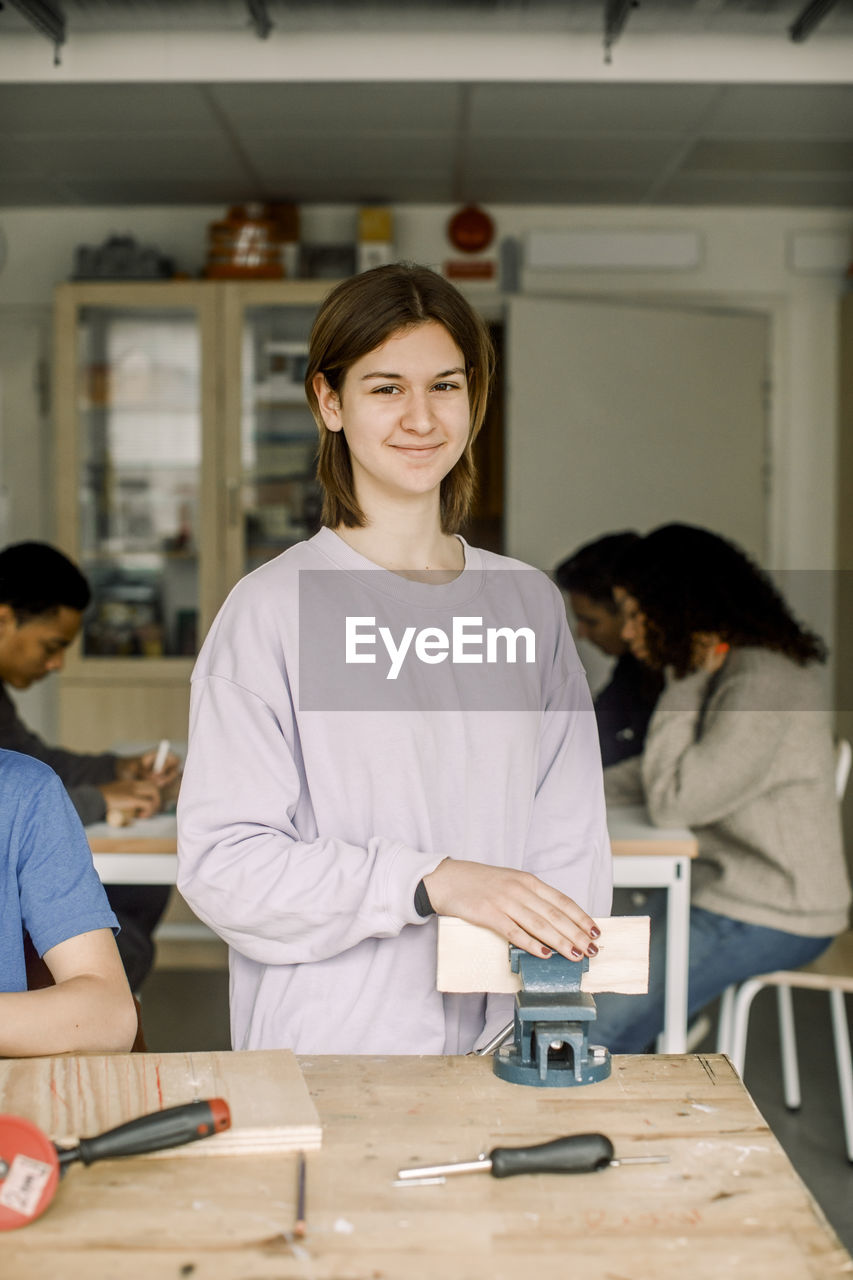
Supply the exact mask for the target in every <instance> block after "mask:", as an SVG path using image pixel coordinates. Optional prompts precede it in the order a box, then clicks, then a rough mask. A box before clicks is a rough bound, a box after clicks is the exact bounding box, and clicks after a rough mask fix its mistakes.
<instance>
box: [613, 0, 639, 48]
mask: <svg viewBox="0 0 853 1280" xmlns="http://www.w3.org/2000/svg"><path fill="white" fill-rule="evenodd" d="M639 7H640V0H605V4H604V61H605V62H607V63H610V62H612V61H613V59H612V57H611V50H612V48H613V46H614V44H615V43H616V41H617V40H618V39H619V37H620V36H621V34H622V28H623V27H624V26H625V23H626V22H627V20H628V14H629V13H630V11H631V10H632V9H638V8H639Z"/></svg>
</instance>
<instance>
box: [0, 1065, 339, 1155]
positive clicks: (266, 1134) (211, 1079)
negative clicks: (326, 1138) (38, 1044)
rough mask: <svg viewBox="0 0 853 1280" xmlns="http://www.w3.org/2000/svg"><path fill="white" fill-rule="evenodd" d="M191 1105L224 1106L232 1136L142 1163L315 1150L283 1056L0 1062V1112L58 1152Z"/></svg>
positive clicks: (293, 1068)
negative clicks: (29, 1124)
mask: <svg viewBox="0 0 853 1280" xmlns="http://www.w3.org/2000/svg"><path fill="white" fill-rule="evenodd" d="M198 1098H224V1099H225V1101H226V1102H227V1103H228V1105H229V1107H230V1109H231V1128H230V1129H229V1130H227V1131H226V1132H225V1133H218V1134H216V1135H215V1136H214V1137H212V1138H205V1139H204V1140H203V1141H201V1142H191V1143H189V1144H188V1145H186V1146H183V1147H173V1148H171V1149H169V1150H167V1151H163V1152H154V1153H152V1157H151V1158H165V1157H172V1156H194V1157H207V1156H217V1155H229V1154H230V1155H251V1154H264V1153H270V1154H272V1153H280V1152H284V1151H294V1150H313V1149H315V1148H317V1147H319V1146H320V1144H321V1140H322V1129H321V1127H320V1120H319V1117H318V1115H317V1109H316V1107H315V1106H314V1103H313V1101H312V1099H311V1097H310V1095H309V1093H308V1090H307V1088H306V1085H305V1081H304V1080H303V1078H302V1072H301V1070H300V1069H299V1066H298V1065H297V1062H296V1059H295V1058H294V1057H293V1054H292V1053H290V1052H289V1051H288V1050H285V1049H281V1050H256V1051H253V1052H244V1053H149V1054H141V1053H133V1054H110V1055H96V1054H92V1055H83V1056H75V1055H72V1054H69V1055H67V1056H62V1057H55V1058H36V1059H29V1060H27V1061H20V1060H19V1061H16V1060H9V1061H4V1062H0V1112H5V1113H8V1114H12V1115H19V1116H25V1117H26V1118H27V1119H28V1120H32V1121H33V1122H34V1123H35V1124H37V1125H38V1126H39V1128H40V1129H42V1130H43V1131H44V1132H45V1133H47V1134H49V1135H50V1137H51V1138H53V1139H55V1140H56V1141H57V1142H60V1143H62V1144H63V1145H64V1144H66V1143H71V1142H74V1141H76V1140H77V1139H79V1138H88V1137H93V1136H94V1135H96V1134H99V1133H103V1132H105V1131H106V1130H107V1129H112V1128H114V1127H115V1126H116V1125H119V1124H124V1123H125V1122H126V1121H128V1120H135V1119H136V1117H137V1116H141V1115H145V1114H147V1113H148V1112H150V1111H159V1110H162V1109H163V1108H165V1107H174V1106H178V1105H180V1104H181V1103H184V1102H193V1101H194V1100H196V1099H198Z"/></svg>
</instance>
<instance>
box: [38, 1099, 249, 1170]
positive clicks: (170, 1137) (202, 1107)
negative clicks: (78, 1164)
mask: <svg viewBox="0 0 853 1280" xmlns="http://www.w3.org/2000/svg"><path fill="white" fill-rule="evenodd" d="M230 1125H231V1113H230V1111H229V1109H228V1103H227V1102H226V1101H225V1099H224V1098H207V1099H199V1100H198V1101H196V1102H185V1103H182V1104H181V1106H178V1107H167V1108H166V1109H165V1110H164V1111H154V1112H151V1114H150V1115H145V1116H139V1118H138V1119H136V1120H129V1121H128V1122H127V1124H120V1125H119V1126H118V1127H117V1128H115V1129H110V1130H108V1132H107V1133H100V1134H98V1135H97V1137H94V1138H81V1139H80V1141H79V1143H78V1144H77V1146H76V1147H57V1148H56V1151H57V1155H58V1157H59V1165H60V1168H61V1169H63V1170H64V1168H65V1166H66V1165H69V1164H73V1163H74V1161H75V1160H82V1161H83V1164H93V1163H94V1162H95V1160H114V1159H115V1158H116V1157H117V1156H137V1155H143V1154H145V1153H146V1152H149V1151H162V1150H163V1148H164V1147H180V1146H183V1144H184V1143H185V1142H197V1141H198V1139H199V1138H209V1137H211V1136H212V1135H213V1134H214V1133H222V1131H223V1130H224V1129H228V1128H229V1127H230Z"/></svg>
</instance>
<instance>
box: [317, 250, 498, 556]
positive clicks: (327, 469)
mask: <svg viewBox="0 0 853 1280" xmlns="http://www.w3.org/2000/svg"><path fill="white" fill-rule="evenodd" d="M431 321H432V322H435V323H436V324H440V325H442V326H443V327H444V328H445V329H446V330H447V332H448V333H449V334H450V336H451V338H452V339H453V341H454V342H455V343H456V345H457V347H458V348H459V350H460V351H461V352H462V355H463V356H464V359H465V371H466V375H467V380H468V403H469V406H470V413H471V418H470V429H469V432H468V443H467V444H466V446H465V450H464V452H463V454H462V456H461V457H460V459H459V461H458V462H457V463H456V465H455V466H454V467H453V469H452V470H451V471H450V472H449V473H448V474H447V475H446V476H445V477H444V479H443V480H442V482H441V527H442V531H443V532H444V533H456V532H457V531H458V530H459V528H460V527H461V525H462V524H463V523H464V521H465V519H466V517H467V515H468V512H469V510H470V507H471V502H472V500H473V497H474V488H475V483H476V473H475V470H474V459H473V454H472V448H473V444H474V440H475V439H476V436H477V432H478V431H479V430H480V427H481V426H482V425H483V418H484V416H485V412H486V402H487V399H488V394H489V384H490V382H491V379H492V375H493V372H494V351H493V348H492V342H491V338H490V337H489V332H488V329H487V328H486V326H485V324H484V323H483V321H482V320H481V318H480V317H479V316H478V315H477V313H476V311H474V309H473V307H471V306H470V304H469V303H468V302H467V301H466V299H465V298H463V297H462V295H461V294H460V293H459V291H458V290H457V289H454V287H453V285H452V284H449V283H448V281H447V280H445V279H444V277H443V276H440V275H438V274H437V273H436V272H435V271H431V270H430V269H429V268H428V267H420V266H417V265H416V264H415V263H408V262H396V263H391V264H390V265H388V266H385V267H374V268H373V270H372V271H364V272H362V273H361V274H360V275H357V276H352V277H351V278H350V279H348V280H344V281H343V282H342V283H341V284H339V285H338V286H337V288H335V289H333V290H332V292H331V293H330V294H329V296H328V297H327V298H326V300H325V302H324V303H323V305H322V306H321V308H320V311H319V313H318V315H317V318H316V320H315V321H314V325H313V328H312V330H311V340H310V345H309V351H308V367H307V370H306V373H305V394H306V396H307V397H308V404H309V405H310V407H311V412H312V413H313V415H314V418H315V421H316V423H317V427H318V429H319V432H320V449H319V454H318V459H317V478H318V479H319V481H320V484H321V485H322V486H323V523H324V524H326V525H328V526H329V527H330V528H332V529H334V528H335V527H336V526H338V525H344V526H348V527H350V528H353V527H358V526H362V525H364V524H365V516H364V512H363V511H362V510H361V508H360V507H359V505H358V502H357V501H356V496H355V489H354V486H353V478H352V464H351V462H350V454H349V446H348V444H347V442H346V439H345V437H344V433H343V432H342V431H329V430H328V429H327V427H326V426H325V424H324V422H323V417H322V414H321V413H320V406H319V404H318V402H317V396H316V393H315V391H314V385H313V384H314V378H315V376H316V375H317V374H318V373H322V375H323V377H324V378H325V379H326V382H327V384H328V386H329V387H330V388H331V390H332V391H334V392H335V394H336V395H338V396H340V394H341V388H342V387H343V382H344V378H345V377H346V374H347V372H348V370H349V369H350V368H351V366H352V365H353V364H355V362H356V360H360V359H361V358H362V356H366V355H367V354H368V352H370V351H373V350H374V349H375V348H376V347H378V346H380V345H381V344H382V343H383V342H386V341H387V340H388V339H389V338H390V337H392V336H393V335H394V334H395V333H399V332H400V331H401V330H404V329H413V328H416V327H417V326H418V325H422V324H427V323H429V322H431Z"/></svg>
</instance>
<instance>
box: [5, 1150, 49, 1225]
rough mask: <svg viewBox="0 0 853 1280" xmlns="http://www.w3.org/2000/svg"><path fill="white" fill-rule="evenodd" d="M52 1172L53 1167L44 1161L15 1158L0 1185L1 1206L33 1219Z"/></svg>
mask: <svg viewBox="0 0 853 1280" xmlns="http://www.w3.org/2000/svg"><path fill="white" fill-rule="evenodd" d="M52 1172H53V1165H51V1164H45V1163H44V1161H43V1160H33V1158H32V1156H23V1155H17V1156H15V1159H14V1160H13V1161H12V1167H11V1168H10V1170H9V1172H8V1173H7V1175H6V1178H5V1181H4V1182H3V1183H2V1184H0V1204H2V1205H3V1207H4V1208H6V1209H14V1211H15V1212H16V1213H20V1214H22V1215H23V1216H24V1217H25V1218H29V1217H31V1216H32V1215H33V1214H34V1213H35V1211H36V1209H37V1208H38V1204H39V1200H40V1199H41V1196H42V1192H43V1191H44V1188H45V1186H46V1184H47V1180H48V1178H49V1177H50V1175H51V1173H52Z"/></svg>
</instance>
